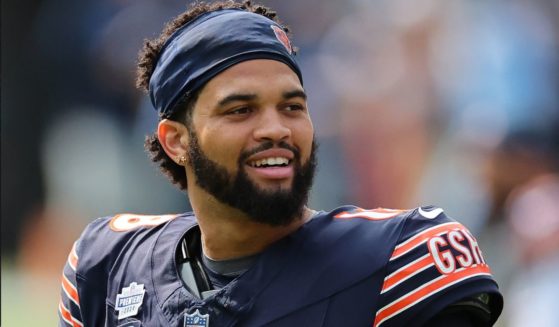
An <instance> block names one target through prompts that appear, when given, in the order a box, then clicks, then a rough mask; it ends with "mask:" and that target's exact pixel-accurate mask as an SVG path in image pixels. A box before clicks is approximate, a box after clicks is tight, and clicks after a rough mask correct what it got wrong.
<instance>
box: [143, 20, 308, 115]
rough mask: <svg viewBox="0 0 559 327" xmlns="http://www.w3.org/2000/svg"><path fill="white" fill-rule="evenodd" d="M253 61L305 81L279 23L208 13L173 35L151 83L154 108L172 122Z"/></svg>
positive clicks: (151, 97)
mask: <svg viewBox="0 0 559 327" xmlns="http://www.w3.org/2000/svg"><path fill="white" fill-rule="evenodd" d="M251 59H272V60H277V61H280V62H283V63H285V64H286V65H288V66H289V67H290V68H291V69H292V70H293V71H294V72H295V73H296V74H297V76H298V77H299V80H300V81H301V83H303V78H302V76H301V71H300V69H299V66H298V65H297V63H296V62H295V59H294V53H293V50H292V47H291V43H290V42H289V39H288V37H287V35H286V34H285V32H284V30H283V28H282V27H281V26H280V25H278V24H277V23H275V22H274V21H272V20H270V19H268V18H266V17H264V16H262V15H259V14H254V13H250V12H246V11H242V10H239V9H224V10H218V11H212V12H209V13H206V14H203V15H201V16H199V17H197V18H195V19H194V20H193V21H191V22H189V23H187V24H186V25H185V26H183V27H181V28H180V29H179V30H177V31H176V32H175V33H173V34H172V35H171V37H170V38H169V40H167V42H166V43H165V45H164V46H163V49H162V50H161V54H160V57H159V59H158V61H157V65H156V66H155V69H154V71H153V74H152V76H151V78H150V81H149V96H150V99H151V103H152V104H153V106H154V107H155V109H156V110H157V111H158V112H159V113H160V115H161V116H162V117H169V116H170V115H171V114H173V113H174V110H176V108H175V107H176V104H177V103H178V102H179V100H181V99H182V98H183V97H185V96H186V97H187V96H189V95H191V94H192V93H193V92H195V91H196V90H198V89H199V88H200V87H202V86H203V85H204V84H205V83H206V82H208V81H209V80H210V79H212V78H213V77H215V76H216V75H217V74H219V73H221V72H223V71H224V70H226V69H227V68H229V67H231V66H233V65H236V64H238V63H240V62H243V61H246V60H251Z"/></svg>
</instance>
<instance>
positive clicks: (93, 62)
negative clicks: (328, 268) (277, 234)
mask: <svg viewBox="0 0 559 327" xmlns="http://www.w3.org/2000/svg"><path fill="white" fill-rule="evenodd" d="M263 3H264V4H267V5H270V6H272V7H273V8H274V9H276V10H277V11H278V12H279V14H280V17H281V18H282V19H283V21H284V22H286V23H287V25H289V26H290V27H291V28H292V29H293V31H294V38H293V41H294V44H295V45H296V46H298V48H299V56H298V57H299V62H300V65H301V66H302V69H303V75H304V77H305V88H306V89H307V92H308V94H309V105H310V108H311V115H312V116H313V119H314V122H315V128H316V133H317V137H318V140H319V142H320V144H321V147H320V152H319V160H320V161H319V175H318V178H317V182H316V184H315V188H314V191H313V194H312V200H311V202H312V203H311V204H312V206H313V207H315V208H318V209H327V210H330V209H333V208H335V207H337V206H339V205H342V204H346V203H352V204H356V205H359V206H361V207H364V208H376V207H388V208H411V207H415V206H418V205H420V204H434V205H437V206H441V207H443V208H445V211H446V212H447V214H449V215H450V216H452V217H454V218H456V219H458V220H460V221H461V222H463V223H464V224H465V225H466V226H467V227H469V228H470V229H471V230H472V232H473V233H474V234H475V235H477V236H478V239H479V241H480V243H481V246H482V249H483V250H484V255H485V259H486V260H487V261H488V262H489V264H490V265H491V267H492V269H493V273H494V276H495V278H496V279H497V281H498V282H499V284H500V286H501V289H502V291H503V293H504V294H505V311H504V313H503V315H502V316H501V318H500V319H499V322H498V326H538V327H542V326H559V310H557V309H558V307H557V303H559V283H557V281H556V276H557V271H558V270H559V173H558V171H559V132H558V131H559V124H558V121H559V2H558V1H556V0H506V1H505V0H489V1H476V0H415V1H407V0H347V1H336V0H304V1H264V2H263ZM187 4H188V2H185V1H176V0H82V1H70V0H42V1H41V0H36V1H16V0H5V1H2V3H1V6H2V8H1V15H2V17H1V18H2V19H1V24H2V28H1V31H2V39H1V42H2V43H1V59H2V67H1V82H2V88H1V138H0V141H1V187H2V188H1V201H2V202H1V215H2V216H1V217H2V235H1V242H2V248H1V249H2V287H1V290H2V297H1V299H2V315H1V319H2V326H6V327H11V326H31V325H37V322H39V323H40V325H41V326H54V325H56V324H57V304H58V294H59V280H60V276H61V269H62V266H63V265H64V262H65V260H66V257H67V254H68V252H69V250H70V248H71V245H72V243H73V241H74V240H75V239H76V238H78V237H79V235H80V232H81V230H82V229H83V228H84V226H85V225H86V224H87V223H88V222H90V221H91V220H92V219H94V218H95V217H99V216H106V215H112V214H115V213H120V212H133V213H144V214H158V213H175V212H181V211H185V210H188V209H189V204H188V201H187V199H186V196H185V195H184V194H183V193H181V192H179V191H178V190H176V189H175V188H174V187H173V186H171V185H170V183H168V182H167V180H166V179H165V177H163V176H162V175H161V174H160V173H159V172H158V170H157V169H156V168H155V167H154V166H153V165H152V164H151V163H150V161H149V160H148V158H147V156H146V154H145V153H144V152H143V140H144V135H146V134H150V133H152V132H153V131H154V129H155V126H156V123H157V117H156V114H155V111H154V110H153V109H152V108H151V105H150V103H149V100H148V99H147V97H146V96H145V95H143V94H142V93H141V92H139V91H138V90H136V89H135V88H134V74H135V62H136V58H137V52H138V50H139V49H140V48H141V46H142V42H143V39H144V38H154V37H156V36H157V35H158V34H159V32H160V31H161V29H162V27H163V25H164V23H165V22H167V21H169V20H170V19H171V18H172V17H173V16H175V15H177V14H178V13H179V12H181V11H182V10H183V9H184V8H186V6H187Z"/></svg>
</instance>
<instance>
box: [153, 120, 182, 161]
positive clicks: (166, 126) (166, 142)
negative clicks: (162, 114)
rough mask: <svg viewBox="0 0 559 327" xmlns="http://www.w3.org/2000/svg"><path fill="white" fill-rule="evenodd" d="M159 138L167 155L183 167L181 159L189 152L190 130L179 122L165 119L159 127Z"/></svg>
mask: <svg viewBox="0 0 559 327" xmlns="http://www.w3.org/2000/svg"><path fill="white" fill-rule="evenodd" d="M157 138H158V139H159V143H160V144H161V146H162V147H163V150H165V153H167V155H168V156H169V157H170V158H171V159H172V160H173V161H174V162H176V163H177V164H178V165H181V166H183V165H184V161H183V162H181V160H180V158H181V157H186V153H187V151H188V129H187V127H186V126H185V125H184V124H182V123H179V122H176V121H172V120H169V119H163V120H161V121H160V122H159V125H158V126H157Z"/></svg>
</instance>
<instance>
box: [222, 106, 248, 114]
mask: <svg viewBox="0 0 559 327" xmlns="http://www.w3.org/2000/svg"><path fill="white" fill-rule="evenodd" d="M251 112H252V110H251V109H250V107H239V108H235V109H231V110H229V111H227V112H226V113H225V114H226V115H232V116H235V115H246V114H249V113H251Z"/></svg>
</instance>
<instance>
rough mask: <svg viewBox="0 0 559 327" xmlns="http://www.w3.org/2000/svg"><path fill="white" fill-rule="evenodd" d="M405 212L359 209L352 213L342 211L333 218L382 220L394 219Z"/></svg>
mask: <svg viewBox="0 0 559 327" xmlns="http://www.w3.org/2000/svg"><path fill="white" fill-rule="evenodd" d="M404 211H405V210H398V209H385V208H377V209H373V210H364V209H361V208H358V209H355V210H353V211H344V212H340V213H339V214H337V215H335V216H334V218H340V219H351V218H364V219H368V220H384V219H390V218H393V217H396V216H397V215H399V214H401V213H402V212H404Z"/></svg>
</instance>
